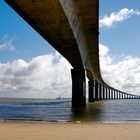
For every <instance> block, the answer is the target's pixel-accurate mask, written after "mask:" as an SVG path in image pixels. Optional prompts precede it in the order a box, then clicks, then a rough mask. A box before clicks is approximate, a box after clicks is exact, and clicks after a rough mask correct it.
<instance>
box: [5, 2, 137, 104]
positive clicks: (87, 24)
mask: <svg viewBox="0 0 140 140" xmlns="http://www.w3.org/2000/svg"><path fill="white" fill-rule="evenodd" d="M5 1H6V2H7V3H8V4H9V5H10V6H11V7H12V8H13V9H14V10H15V11H16V12H17V13H18V14H19V15H20V16H21V17H22V18H23V19H25V20H26V21H27V23H29V24H30V25H31V26H32V27H33V28H34V29H35V30H36V31H37V32H38V33H39V34H40V35H41V36H42V37H43V38H44V39H45V40H47V41H48V42H49V43H50V44H51V45H52V46H53V47H54V48H55V49H56V50H57V51H58V52H60V53H61V54H62V55H63V56H64V57H65V58H66V59H67V60H68V61H69V62H70V64H71V65H72V66H73V69H72V70H71V75H72V106H73V107H82V106H86V97H85V94H86V93H85V92H86V84H85V72H86V75H87V77H88V79H89V101H90V102H94V101H98V100H107V99H128V98H139V96H137V95H131V94H128V93H124V92H122V91H119V90H117V89H114V88H112V87H110V86H109V85H107V84H106V83H105V82H104V81H103V79H102V77H101V74H100V66H99V46H98V45H99V43H98V35H99V28H98V26H99V23H98V17H99V0H27V1H26V0H12V1H11V0H5Z"/></svg>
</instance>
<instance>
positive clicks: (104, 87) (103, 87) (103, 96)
mask: <svg viewBox="0 0 140 140" xmlns="http://www.w3.org/2000/svg"><path fill="white" fill-rule="evenodd" d="M103 100H105V87H104V86H103Z"/></svg>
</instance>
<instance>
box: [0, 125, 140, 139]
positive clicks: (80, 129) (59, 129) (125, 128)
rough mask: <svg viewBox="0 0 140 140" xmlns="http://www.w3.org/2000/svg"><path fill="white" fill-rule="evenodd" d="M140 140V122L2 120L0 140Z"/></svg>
mask: <svg viewBox="0 0 140 140" xmlns="http://www.w3.org/2000/svg"><path fill="white" fill-rule="evenodd" d="M93 139H94V140H140V124H134V123H125V124H122V123H121V124H113V123H112V124H110V123H109V124H105V123H38V122H35V123H34V122H1V123H0V140H93Z"/></svg>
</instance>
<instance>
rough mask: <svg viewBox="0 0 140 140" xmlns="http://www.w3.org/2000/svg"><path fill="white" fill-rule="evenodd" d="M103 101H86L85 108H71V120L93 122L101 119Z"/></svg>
mask: <svg viewBox="0 0 140 140" xmlns="http://www.w3.org/2000/svg"><path fill="white" fill-rule="evenodd" d="M102 106H103V102H96V103H87V107H86V108H72V119H71V120H72V121H74V122H76V121H81V122H95V121H100V120H101V112H102V108H103V107H102Z"/></svg>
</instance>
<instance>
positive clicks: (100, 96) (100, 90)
mask: <svg viewBox="0 0 140 140" xmlns="http://www.w3.org/2000/svg"><path fill="white" fill-rule="evenodd" d="M99 100H102V85H101V84H99Z"/></svg>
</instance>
